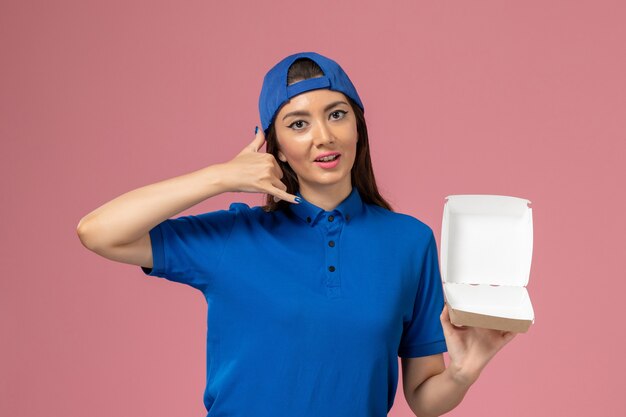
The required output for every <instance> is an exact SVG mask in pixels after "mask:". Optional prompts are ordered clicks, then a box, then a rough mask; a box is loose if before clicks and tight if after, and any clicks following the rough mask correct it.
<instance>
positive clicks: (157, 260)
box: [140, 224, 165, 277]
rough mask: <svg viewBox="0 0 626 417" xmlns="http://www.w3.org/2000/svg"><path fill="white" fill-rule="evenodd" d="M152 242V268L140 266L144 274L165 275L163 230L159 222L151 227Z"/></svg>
mask: <svg viewBox="0 0 626 417" xmlns="http://www.w3.org/2000/svg"><path fill="white" fill-rule="evenodd" d="M149 233H150V242H151V246H152V268H148V267H146V266H140V268H141V270H142V271H143V273H144V274H146V275H150V276H158V277H161V276H163V272H164V266H165V251H164V248H163V232H162V231H161V225H160V224H158V225H156V226H154V227H153V228H152V229H150V232H149Z"/></svg>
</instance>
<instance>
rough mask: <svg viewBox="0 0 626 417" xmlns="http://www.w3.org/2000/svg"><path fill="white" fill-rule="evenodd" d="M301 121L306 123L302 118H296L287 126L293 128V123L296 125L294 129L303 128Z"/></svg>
mask: <svg viewBox="0 0 626 417" xmlns="http://www.w3.org/2000/svg"><path fill="white" fill-rule="evenodd" d="M302 123H306V122H305V121H304V120H296V121H295V122H293V123H292V124H290V125H289V126H287V127H288V128H290V129H294V127H293V126H294V125H296V124H297V125H298V126H297V129H294V130H301V129H302V128H304V126H303V125H302Z"/></svg>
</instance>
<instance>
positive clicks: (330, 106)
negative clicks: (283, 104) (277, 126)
mask: <svg viewBox="0 0 626 417" xmlns="http://www.w3.org/2000/svg"><path fill="white" fill-rule="evenodd" d="M338 104H346V105H347V104H348V103H346V102H345V101H335V102H334V103H330V104H329V105H328V106H326V107H324V111H328V110H330V109H332V108H333V107H335V106H336V105H338ZM309 115H310V113H309V112H308V111H304V110H297V111H292V112H291V113H287V114H286V115H285V116H284V117H283V120H285V119H286V118H287V117H289V116H309Z"/></svg>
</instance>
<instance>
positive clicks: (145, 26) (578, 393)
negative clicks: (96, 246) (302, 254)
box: [0, 0, 626, 417]
mask: <svg viewBox="0 0 626 417" xmlns="http://www.w3.org/2000/svg"><path fill="white" fill-rule="evenodd" d="M623 4H624V3H623V2H620V1H612V2H611V1H597V0H595V1H580V0H579V1H576V2H573V1H524V2H520V1H501V0H498V1H495V0H494V1H471V2H466V1H458V2H451V1H432V2H415V1H396V2H393V7H391V8H390V6H389V5H384V4H383V3H382V2H376V3H374V2H371V3H370V4H367V3H364V2H362V1H330V2H327V1H316V2H310V3H298V2H287V1H284V2H283V1H273V2H270V3H268V2H255V1H249V2H227V1H219V2H218V1H186V2H179V1H128V0H125V1H110V0H109V1H98V2H96V1H90V2H85V1H54V2H50V1H37V2H35V1H19V2H17V1H15V2H9V1H4V2H2V4H1V5H0V51H1V54H2V65H0V71H1V75H2V76H1V77H0V91H1V94H0V106H1V108H0V110H1V111H0V120H1V124H0V129H1V130H0V132H1V136H2V165H1V169H2V175H1V176H0V181H1V184H2V194H3V195H4V198H3V201H4V204H2V206H1V208H0V210H2V218H3V222H2V233H1V239H2V249H3V250H2V255H1V256H2V269H3V271H4V273H3V276H2V279H1V280H0V313H2V314H0V326H1V332H2V333H1V334H2V336H1V339H2V341H1V342H0V349H1V356H0V360H1V363H0V415H2V416H12V417H21V416H35V415H49V416H51V415H54V416H66V417H70V416H85V415H89V416H91V417H98V416H110V415H116V416H131V415H134V416H148V415H149V416H152V417H158V416H172V415H178V416H192V415H193V416H201V415H204V408H203V405H202V393H203V389H204V382H205V380H204V377H205V343H206V339H205V336H206V335H205V331H206V321H205V320H206V317H205V314H206V303H205V301H204V299H203V297H202V294H201V293H200V292H198V291H196V290H194V289H192V288H191V287H186V286H183V285H180V284H176V283H172V282H169V281H166V280H164V279H160V278H155V277H145V276H144V275H143V273H142V272H141V271H140V269H139V267H135V266H130V265H125V264H120V263H115V262H112V261H109V260H106V259H104V258H101V257H99V256H97V255H95V254H94V253H92V252H89V251H88V250H86V249H85V248H84V247H83V246H82V245H81V243H80V241H79V240H78V238H77V236H76V232H75V227H76V225H77V224H78V221H79V219H80V218H81V217H82V216H84V215H85V214H87V213H88V212H90V211H91V210H93V209H95V208H96V207H98V206H100V205H102V204H104V203H105V202H106V201H108V200H110V199H112V198H114V197H116V196H118V195H120V194H122V193H124V192H126V191H129V190H132V189H134V188H137V187H140V186H143V185H147V184H149V183H153V182H157V181H160V180H163V179H166V178H169V177H173V176H176V175H180V174H183V173H186V172H190V171H192V170H195V169H199V168H201V167H203V166H207V165H211V164H215V163H220V162H225V161H226V160H229V159H230V158H232V157H234V156H235V155H236V154H237V153H238V152H239V151H240V150H241V148H243V147H244V146H245V145H247V144H248V143H249V142H250V141H252V139H253V130H254V126H255V125H256V124H258V123H259V118H258V109H257V100H258V94H259V91H260V88H261V82H262V78H263V75H264V74H265V72H266V71H267V70H268V69H269V67H270V66H271V65H273V64H274V63H275V62H277V60H279V59H281V58H282V57H284V56H286V55H287V54H290V53H294V52H299V51H306V50H315V51H318V52H320V53H322V54H325V55H328V56H329V57H331V58H333V59H336V60H337V61H338V62H339V63H340V64H341V65H342V66H343V67H344V69H345V70H346V71H347V72H348V74H349V75H350V77H351V78H352V81H353V82H354V83H355V85H356V86H357V88H358V90H359V93H360V95H361V98H362V99H363V102H364V104H365V108H366V111H365V116H366V118H367V120H368V126H369V130H370V141H371V144H372V158H373V163H374V167H375V172H376V176H377V180H378V183H379V186H380V189H381V192H382V193H383V195H384V196H386V197H387V198H388V199H389V201H390V202H391V204H392V205H393V206H394V208H395V209H396V210H397V211H400V212H404V213H408V214H411V215H413V216H415V217H417V218H419V219H421V220H422V221H424V222H426V223H427V224H429V225H430V226H431V227H432V228H433V229H434V231H435V233H436V235H437V241H438V242H440V230H441V219H442V209H443V204H444V197H445V196H447V195H449V194H474V193H476V194H504V195H513V196H518V197H524V198H527V199H529V200H531V201H532V205H531V206H532V207H533V216H534V227H535V242H534V257H533V264H532V269H531V278H530V283H529V286H528V289H529V291H530V294H531V298H532V301H533V304H534V308H535V313H536V322H535V324H534V325H533V326H532V327H531V329H530V330H529V332H528V333H526V334H523V335H518V336H517V337H516V338H515V339H514V340H513V341H512V342H511V344H509V345H507V346H506V347H505V348H504V349H503V350H502V351H501V352H500V353H499V354H498V355H497V356H496V357H495V358H494V359H493V361H492V362H491V363H490V364H489V366H488V367H487V368H486V369H485V371H484V372H483V374H482V376H481V378H480V379H479V381H478V382H477V383H476V384H475V385H474V386H473V387H472V388H471V389H470V391H469V393H468V395H467V396H466V398H465V400H464V401H463V403H462V404H461V405H460V406H459V407H458V408H456V409H455V410H453V411H452V412H451V413H450V414H449V415H450V416H478V415H480V416H485V417H487V416H553V415H564V416H616V415H625V414H624V413H625V412H626V411H625V410H626V406H625V405H626V404H625V399H624V398H625V397H624V394H623V388H624V382H623V378H624V374H625V371H626V368H625V366H624V361H623V353H624V351H626V343H625V336H624V330H623V329H624V324H623V320H622V317H623V314H624V310H625V309H624V294H625V290H626V284H625V280H624V279H625V273H624V263H623V261H622V260H620V259H623V256H624V249H625V245H624V232H625V231H626V220H625V219H626V216H625V215H624V211H625V210H626V204H625V203H626V201H625V193H624V179H625V178H626V175H625V174H626V172H625V168H624V165H625V162H626V161H625V155H626V152H625V150H626V149H625V145H624V139H625V132H626V77H625V75H624V74H626V48H625V47H624V45H625V43H626V25H625V24H624V22H625V21H626V8H625V6H624V5H623ZM231 201H243V202H247V203H249V204H251V205H258V204H261V202H262V200H261V195H260V194H248V193H227V194H223V195H220V196H218V197H215V198H213V199H211V200H210V201H206V202H204V203H201V204H199V205H198V206H195V207H193V208H192V209H191V210H189V211H186V212H183V213H181V215H182V214H191V213H200V212H204V211H209V210H216V209H220V208H225V207H228V204H229V203H230V202H231ZM304 360H306V359H304ZM401 383H402V382H401V379H400V381H399V382H398V393H397V396H396V400H395V404H394V408H393V410H392V412H391V413H390V415H391V416H395V417H400V416H410V415H411V412H410V410H409V408H408V406H407V405H406V402H405V399H404V396H403V394H402V389H401Z"/></svg>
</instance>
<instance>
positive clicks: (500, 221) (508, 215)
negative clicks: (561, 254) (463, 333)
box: [440, 194, 535, 333]
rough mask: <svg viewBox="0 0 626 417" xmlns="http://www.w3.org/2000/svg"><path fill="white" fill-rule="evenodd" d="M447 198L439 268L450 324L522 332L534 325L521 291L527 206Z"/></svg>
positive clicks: (529, 243)
mask: <svg viewBox="0 0 626 417" xmlns="http://www.w3.org/2000/svg"><path fill="white" fill-rule="evenodd" d="M446 199H447V201H446V203H445V205H444V210H443V223H442V228H441V250H440V264H441V276H442V279H443V288H444V294H445V298H446V303H447V304H448V309H449V311H450V320H451V321H452V323H453V324H456V325H464V326H473V327H484V328H489V329H497V330H506V331H512V332H518V333H522V332H526V331H527V330H528V328H529V327H530V325H531V324H532V323H534V320H535V315H534V311H533V307H532V304H531V302H530V297H529V295H528V291H527V289H526V285H527V284H528V280H529V276H530V264H531V259H532V248H533V224H532V209H531V208H530V207H528V203H530V201H528V200H526V199H523V198H518V197H509V196H500V195H476V194H475V195H469V194H468V195H451V196H448V197H446Z"/></svg>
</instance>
